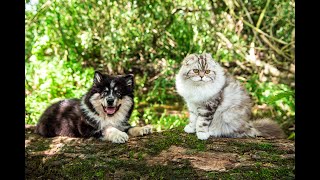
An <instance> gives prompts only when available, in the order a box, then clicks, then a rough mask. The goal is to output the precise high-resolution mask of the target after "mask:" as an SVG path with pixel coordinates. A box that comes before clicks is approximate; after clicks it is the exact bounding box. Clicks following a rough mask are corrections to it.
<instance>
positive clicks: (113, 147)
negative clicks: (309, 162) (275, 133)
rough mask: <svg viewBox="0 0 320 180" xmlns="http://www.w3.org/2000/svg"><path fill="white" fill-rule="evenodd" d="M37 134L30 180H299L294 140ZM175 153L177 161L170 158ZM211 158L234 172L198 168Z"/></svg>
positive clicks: (32, 139) (29, 150) (31, 145)
mask: <svg viewBox="0 0 320 180" xmlns="http://www.w3.org/2000/svg"><path fill="white" fill-rule="evenodd" d="M32 128H33V127H28V128H26V148H25V150H26V156H25V160H26V172H25V173H26V174H25V175H26V179H131V180H132V179H295V166H294V163H295V159H294V153H295V151H294V142H293V141H290V140H279V139H263V138H257V139H231V138H230V139H228V138H217V139H213V138H210V139H209V140H207V141H201V140H198V139H197V138H196V136H195V135H193V134H186V133H183V132H182V130H181V129H177V130H171V131H165V132H162V133H153V134H152V135H149V136H144V137H136V138H130V140H129V142H127V143H126V144H112V143H109V142H102V141H99V140H96V139H78V138H66V137H55V138H42V137H40V136H38V135H35V134H34V133H32V132H31V131H32ZM172 147H178V148H176V149H179V150H181V152H179V153H180V154H175V153H177V152H176V150H175V149H173V151H170V149H172ZM163 152H166V153H163ZM170 153H171V154H173V155H172V156H168V154H169V155H170ZM205 153H206V154H205ZM206 155H208V162H209V161H210V158H209V156H211V155H213V156H215V155H219V156H220V155H221V157H223V158H224V159H223V161H222V160H221V159H220V160H221V162H227V164H228V165H229V167H226V168H225V169H224V170H221V171H220V170H219V171H215V170H209V171H208V170H205V168H202V166H199V165H198V166H195V165H197V163H198V160H197V158H201V157H204V158H206ZM213 156H212V157H213ZM229 156H230V159H228V158H229ZM172 157H173V158H172ZM212 157H211V158H212ZM213 158H214V157H213ZM226 158H227V159H226ZM159 159H160V161H158V160H159ZM216 160H217V161H219V158H218V159H216ZM213 163H215V161H214V162H213ZM211 164H212V163H211ZM219 165H221V164H219Z"/></svg>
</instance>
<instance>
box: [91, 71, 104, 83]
mask: <svg viewBox="0 0 320 180" xmlns="http://www.w3.org/2000/svg"><path fill="white" fill-rule="evenodd" d="M102 79H103V75H102V73H101V72H100V71H95V72H94V78H93V82H94V83H95V84H97V83H100V82H101V81H102Z"/></svg>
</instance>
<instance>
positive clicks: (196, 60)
mask: <svg viewBox="0 0 320 180" xmlns="http://www.w3.org/2000/svg"><path fill="white" fill-rule="evenodd" d="M176 89H177V92H178V93H179V94H180V95H181V96H182V97H183V98H184V100H185V101H186V103H187V106H188V110H189V113H190V118H189V124H188V125H187V126H186V127H185V128H184V130H185V132H187V133H194V132H196V134H197V137H198V138H199V139H203V140H205V139H208V138H209V137H210V136H213V137H256V136H263V137H276V138H283V137H284V133H283V131H282V130H281V128H280V127H279V125H278V124H277V123H276V122H274V121H272V120H270V119H268V118H264V119H259V120H254V121H252V120H251V107H252V101H251V98H250V96H249V94H248V92H247V91H246V90H245V88H244V87H242V86H241V84H240V83H239V81H237V80H236V79H234V78H233V77H232V76H231V75H229V74H228V73H226V72H225V71H224V69H223V68H222V67H221V66H220V65H219V64H218V63H217V62H215V61H214V60H213V58H212V57H211V55H210V54H208V53H204V54H201V55H198V54H191V55H188V56H187V57H186V58H185V59H184V60H183V62H182V66H181V68H180V70H179V72H178V74H177V76H176Z"/></svg>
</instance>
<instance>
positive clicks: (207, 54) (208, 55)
mask: <svg viewBox="0 0 320 180" xmlns="http://www.w3.org/2000/svg"><path fill="white" fill-rule="evenodd" d="M204 55H205V57H206V59H213V58H212V56H211V54H210V53H205V54H204Z"/></svg>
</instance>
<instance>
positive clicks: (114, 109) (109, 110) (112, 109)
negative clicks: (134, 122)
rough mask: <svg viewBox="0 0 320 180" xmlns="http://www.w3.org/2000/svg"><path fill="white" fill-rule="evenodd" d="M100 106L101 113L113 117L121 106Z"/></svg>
mask: <svg viewBox="0 0 320 180" xmlns="http://www.w3.org/2000/svg"><path fill="white" fill-rule="evenodd" d="M101 106H102V108H103V111H104V112H105V113H107V115H113V114H114V113H116V112H117V111H118V110H119V108H120V106H121V104H119V106H107V107H105V106H104V105H102V104H101Z"/></svg>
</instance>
